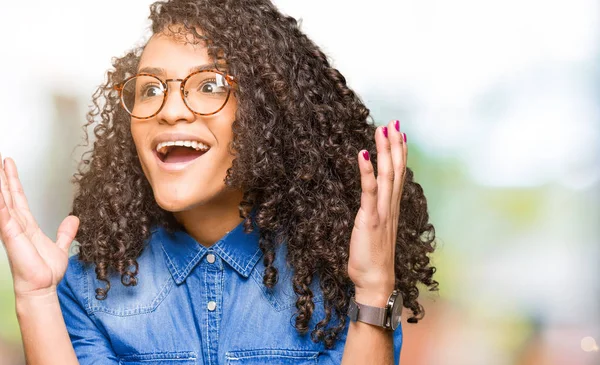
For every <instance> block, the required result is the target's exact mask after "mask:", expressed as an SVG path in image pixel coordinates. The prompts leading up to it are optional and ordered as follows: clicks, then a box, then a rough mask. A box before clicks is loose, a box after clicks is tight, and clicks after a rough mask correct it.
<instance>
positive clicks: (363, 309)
mask: <svg viewBox="0 0 600 365" xmlns="http://www.w3.org/2000/svg"><path fill="white" fill-rule="evenodd" d="M402 306H403V303H402V294H401V293H400V292H399V291H398V290H394V291H393V292H392V294H391V295H390V297H389V299H388V301H387V305H386V306H385V308H380V307H372V306H370V305H366V304H360V303H357V302H356V300H355V299H354V297H352V298H350V305H349V306H348V316H349V317H350V320H351V321H353V322H356V321H361V322H365V323H368V324H372V325H374V326H379V327H383V328H385V329H387V330H392V331H394V330H395V329H396V328H398V325H399V324H400V320H401V315H402Z"/></svg>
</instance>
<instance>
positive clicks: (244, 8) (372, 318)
mask: <svg viewBox="0 0 600 365" xmlns="http://www.w3.org/2000/svg"><path fill="white" fill-rule="evenodd" d="M150 19H151V20H152V31H153V35H152V37H151V38H150V39H149V41H148V42H147V44H145V45H144V46H143V47H141V48H138V49H134V50H132V51H131V52H129V53H127V54H126V55H125V56H124V57H121V58H118V59H115V61H114V69H113V70H111V71H109V72H108V78H107V81H106V83H105V84H104V85H102V86H100V88H99V89H98V91H97V93H96V94H95V95H94V105H95V108H94V109H93V110H92V111H91V112H90V113H89V116H88V125H94V126H95V127H94V134H95V142H94V146H93V149H92V151H91V158H89V159H84V160H83V164H82V168H81V169H80V171H79V173H78V174H77V175H76V177H75V182H76V184H77V186H78V191H77V194H76V196H75V200H74V202H73V212H72V215H70V216H69V217H67V218H66V219H65V220H64V221H63V222H62V224H61V225H60V227H59V229H58V235H57V240H56V242H53V241H52V240H51V239H50V238H48V237H46V236H45V235H44V234H43V233H42V232H41V231H40V229H39V228H38V226H37V224H36V221H35V219H34V218H33V217H32V215H31V213H30V211H29V209H28V206H27V201H26V198H25V195H24V193H23V189H22V187H21V184H20V182H19V178H18V175H17V168H16V165H15V163H14V161H12V160H11V159H8V158H7V159H6V160H5V161H4V165H3V168H2V169H0V171H1V173H0V177H1V187H2V194H1V196H2V199H0V233H1V236H2V240H3V242H4V244H5V247H6V251H7V253H8V257H9V262H10V265H11V270H12V274H13V280H14V289H15V293H16V308H17V314H18V319H19V324H20V328H21V332H22V337H23V342H24V349H25V353H26V357H27V361H28V363H29V364H75V363H77V362H78V361H79V363H82V364H117V363H121V364H135V363H144V364H152V363H161V364H163V363H164V364H188V363H189V364H317V363H318V364H340V363H342V364H392V363H396V364H397V363H398V359H399V352H400V347H401V342H402V332H401V326H400V325H399V322H400V316H399V314H400V311H401V308H402V307H403V306H404V307H406V308H408V309H409V310H410V311H411V312H412V313H411V316H410V317H409V318H408V321H409V322H416V321H417V320H418V319H419V318H421V317H422V315H423V309H422V307H421V305H420V304H419V303H418V301H417V298H418V294H419V291H418V289H417V284H418V283H421V284H424V285H425V286H426V287H427V288H429V289H432V290H435V289H436V287H437V283H436V282H435V281H434V280H433V279H432V276H433V273H434V271H435V268H433V267H432V266H431V265H430V263H429V258H428V255H429V254H430V253H431V252H433V245H432V243H433V241H434V238H435V234H434V228H433V226H432V225H431V224H430V223H429V222H428V219H429V218H428V214H427V203H426V199H425V197H424V195H423V192H422V189H421V187H420V185H419V184H417V183H415V182H414V181H413V174H412V171H411V170H410V169H407V168H406V160H407V140H406V135H405V134H404V133H402V132H401V128H400V123H399V121H391V122H389V123H388V124H387V126H381V127H376V126H374V125H373V123H372V122H370V121H369V110H368V109H367V108H366V107H365V106H364V105H363V104H362V102H361V101H360V99H359V98H358V97H357V96H356V95H355V94H354V92H353V91H352V90H350V89H349V88H348V87H347V86H346V83H345V79H344V77H343V76H342V75H341V74H340V73H339V72H338V71H337V70H336V69H334V68H332V67H331V66H330V65H329V63H328V61H327V58H326V56H325V55H324V54H323V53H322V52H321V51H320V50H319V48H318V47H317V46H315V44H314V43H313V42H311V41H310V40H309V39H308V38H307V37H306V36H305V35H304V34H303V33H302V32H300V30H299V29H298V26H297V23H296V21H295V20H294V19H293V18H291V17H287V16H283V15H282V14H280V13H279V12H278V10H277V9H276V8H275V7H274V6H273V5H272V4H271V3H270V2H269V1H268V0H245V1H237V0H188V1H184V0H172V1H164V2H157V3H155V4H153V5H152V6H151V15H150ZM373 67H376V65H374V66H373ZM0 160H1V159H0ZM74 239H76V240H77V241H78V242H79V246H78V247H79V252H78V254H77V255H75V256H72V257H71V258H70V259H68V249H69V247H70V245H71V242H72V241H73V240H74ZM63 276H64V277H63Z"/></svg>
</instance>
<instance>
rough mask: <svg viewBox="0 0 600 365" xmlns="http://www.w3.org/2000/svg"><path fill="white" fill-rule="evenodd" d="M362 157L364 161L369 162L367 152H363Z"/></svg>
mask: <svg viewBox="0 0 600 365" xmlns="http://www.w3.org/2000/svg"><path fill="white" fill-rule="evenodd" d="M363 157H364V159H365V160H367V161H369V151H365V152H363Z"/></svg>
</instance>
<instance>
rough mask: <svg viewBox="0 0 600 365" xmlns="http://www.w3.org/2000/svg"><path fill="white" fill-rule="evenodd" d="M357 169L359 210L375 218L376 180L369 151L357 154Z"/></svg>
mask: <svg viewBox="0 0 600 365" xmlns="http://www.w3.org/2000/svg"><path fill="white" fill-rule="evenodd" d="M358 168H359V169H360V185H361V188H362V193H361V195H360V208H361V210H362V211H363V213H364V214H366V216H367V217H377V190H378V187H377V179H375V171H374V169H373V164H372V163H371V158H370V156H369V151H367V150H362V151H360V152H359V154H358Z"/></svg>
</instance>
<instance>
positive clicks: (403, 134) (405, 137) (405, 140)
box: [402, 133, 406, 143]
mask: <svg viewBox="0 0 600 365" xmlns="http://www.w3.org/2000/svg"><path fill="white" fill-rule="evenodd" d="M402 134H403V135H404V142H405V143H406V133H402Z"/></svg>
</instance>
